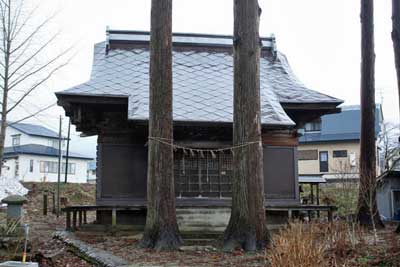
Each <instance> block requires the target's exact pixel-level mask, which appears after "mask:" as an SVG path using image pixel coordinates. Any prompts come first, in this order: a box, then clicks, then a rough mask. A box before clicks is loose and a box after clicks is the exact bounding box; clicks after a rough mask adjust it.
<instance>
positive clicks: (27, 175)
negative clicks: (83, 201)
mask: <svg viewBox="0 0 400 267" xmlns="http://www.w3.org/2000/svg"><path fill="white" fill-rule="evenodd" d="M31 159H32V160H33V171H32V172H30V170H29V168H30V160H31ZM41 161H52V162H57V161H58V159H57V158H56V157H47V156H37V155H26V154H24V155H19V156H18V164H19V176H18V179H19V180H20V181H23V182H57V180H58V174H57V173H42V172H40V162H41ZM63 162H64V163H65V158H64V159H63ZM87 162H88V160H85V159H73V158H72V159H71V158H70V159H69V160H68V163H75V174H68V182H69V183H86V182H87ZM5 165H6V166H10V170H8V171H6V173H5V175H7V176H11V177H15V176H14V174H15V165H16V160H15V159H12V160H7V162H6V164H5ZM64 178H65V174H63V173H62V174H61V181H64Z"/></svg>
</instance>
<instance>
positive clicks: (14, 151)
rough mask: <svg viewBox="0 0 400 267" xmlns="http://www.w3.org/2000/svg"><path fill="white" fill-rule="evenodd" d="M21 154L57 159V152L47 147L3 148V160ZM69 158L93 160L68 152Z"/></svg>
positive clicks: (30, 145) (33, 145) (22, 146)
mask: <svg viewBox="0 0 400 267" xmlns="http://www.w3.org/2000/svg"><path fill="white" fill-rule="evenodd" d="M62 152H63V157H65V156H66V153H65V151H62ZM21 154H28V155H38V156H48V157H58V155H59V150H58V149H56V148H53V147H49V146H43V145H36V144H29V145H21V146H14V147H5V148H4V158H11V157H14V156H17V155H21ZM69 157H70V158H75V159H87V160H92V159H93V158H91V157H87V156H84V155H81V154H78V153H74V152H69Z"/></svg>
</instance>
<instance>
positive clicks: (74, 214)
mask: <svg viewBox="0 0 400 267" xmlns="http://www.w3.org/2000/svg"><path fill="white" fill-rule="evenodd" d="M76 213H77V211H76V210H74V211H73V212H72V230H73V231H75V230H76V229H77V227H76Z"/></svg>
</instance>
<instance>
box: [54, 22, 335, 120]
mask: <svg viewBox="0 0 400 267" xmlns="http://www.w3.org/2000/svg"><path fill="white" fill-rule="evenodd" d="M107 36H108V40H107V42H102V43H98V44H96V45H95V48H94V60H93V69H92V74H91V78H90V80H89V81H88V82H86V83H83V84H80V85H78V86H75V87H73V88H71V89H68V90H65V91H62V92H58V93H56V95H57V97H58V98H62V97H63V96H65V95H69V96H71V95H72V96H74V95H75V96H76V95H78V96H107V97H127V98H128V118H129V119H131V120H148V116H149V56H150V55H149V33H148V32H136V31H111V30H109V31H107ZM173 44H174V51H173V107H174V110H173V117H174V121H193V122H232V120H233V55H232V36H222V35H200V34H174V35H173ZM262 45H263V46H262V51H263V52H262V57H261V62H260V65H261V68H260V80H261V111H262V118H261V121H262V123H263V124H267V125H279V126H289V127H290V126H294V125H295V123H294V122H293V121H292V120H291V119H290V118H289V116H288V115H287V114H286V113H285V111H284V109H283V108H282V104H283V103H290V104H298V103H329V104H337V105H339V104H340V103H342V101H341V100H339V99H337V98H333V97H330V96H327V95H325V94H321V93H319V92H316V91H313V90H310V89H308V88H307V87H305V86H304V85H303V84H302V83H301V82H300V81H299V80H298V79H297V77H296V76H295V75H294V74H293V72H292V70H291V68H290V66H289V64H288V61H287V59H286V57H285V56H284V55H283V54H282V53H280V52H279V51H276V46H275V38H262Z"/></svg>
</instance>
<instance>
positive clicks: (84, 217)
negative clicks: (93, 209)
mask: <svg viewBox="0 0 400 267" xmlns="http://www.w3.org/2000/svg"><path fill="white" fill-rule="evenodd" d="M83 223H84V224H87V216H86V210H84V211H83Z"/></svg>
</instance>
